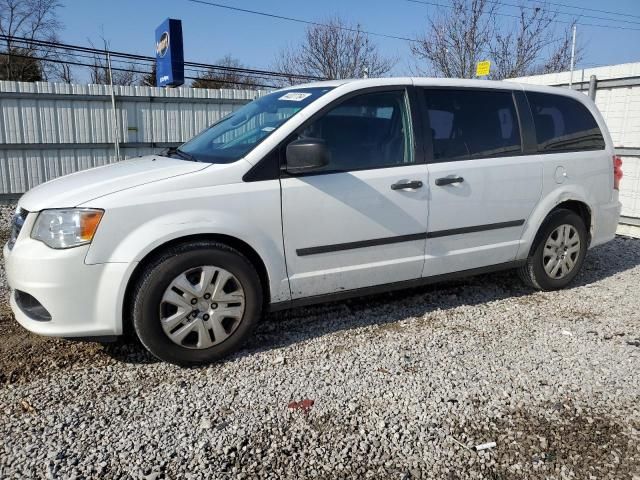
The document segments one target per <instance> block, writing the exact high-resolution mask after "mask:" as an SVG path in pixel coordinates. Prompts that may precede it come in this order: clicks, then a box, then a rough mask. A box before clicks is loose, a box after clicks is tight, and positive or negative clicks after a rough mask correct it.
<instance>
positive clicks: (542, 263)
mask: <svg viewBox="0 0 640 480" xmlns="http://www.w3.org/2000/svg"><path fill="white" fill-rule="evenodd" d="M588 241H589V240H588V236H587V229H586V227H585V224H584V221H583V220H582V218H581V217H580V216H578V215H576V214H575V213H574V212H572V211H570V210H565V209H559V210H556V211H554V212H552V213H551V214H550V215H549V217H548V218H547V220H546V221H545V223H544V224H543V226H542V227H541V229H540V232H539V233H538V235H537V237H536V241H535V243H534V246H533V250H532V251H531V254H530V255H529V257H528V258H527V263H526V264H525V265H523V266H522V267H521V268H520V269H519V272H518V273H519V274H520V277H521V278H522V280H523V281H524V282H525V283H526V284H527V285H529V286H531V287H533V288H536V289H538V290H558V289H561V288H564V287H566V286H567V285H568V284H569V283H571V281H572V280H573V279H574V278H575V277H576V275H577V274H578V272H579V271H580V268H582V264H583V263H584V258H585V255H586V253H587V243H588Z"/></svg>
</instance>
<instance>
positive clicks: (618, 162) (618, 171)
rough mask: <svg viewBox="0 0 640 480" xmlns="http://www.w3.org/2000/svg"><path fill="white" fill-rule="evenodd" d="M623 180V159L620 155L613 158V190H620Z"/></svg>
mask: <svg viewBox="0 0 640 480" xmlns="http://www.w3.org/2000/svg"><path fill="white" fill-rule="evenodd" d="M620 180H622V159H621V158H620V157H619V156H618V155H614V156H613V188H614V189H616V190H620Z"/></svg>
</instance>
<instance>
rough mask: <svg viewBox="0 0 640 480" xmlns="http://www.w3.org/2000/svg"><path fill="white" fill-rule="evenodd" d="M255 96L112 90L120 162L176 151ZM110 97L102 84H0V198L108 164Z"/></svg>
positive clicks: (242, 92)
mask: <svg viewBox="0 0 640 480" xmlns="http://www.w3.org/2000/svg"><path fill="white" fill-rule="evenodd" d="M262 93H263V92H258V91H253V90H206V89H191V88H178V89H161V88H155V87H127V86H116V87H114V94H115V101H116V112H117V119H118V130H119V140H120V157H121V158H130V157H135V156H138V155H145V154H148V153H153V152H157V151H158V150H161V149H162V148H166V147H168V146H174V145H179V144H180V143H182V142H184V141H185V140H188V139H189V138H191V137H193V136H194V135H195V134H196V133H198V132H200V131H201V130H203V129H204V128H205V127H207V126H208V125H210V124H212V123H213V122H215V121H217V120H219V119H220V118H222V117H224V116H225V115H227V114H229V113H231V112H232V111H234V110H235V109H237V108H238V107H239V106H241V105H243V104H245V103H247V102H249V101H250V100H253V99H254V98H255V97H256V96H259V95H261V94H262ZM110 95H111V90H110V87H109V86H107V85H67V84H55V83H46V82H37V83H24V82H8V81H0V196H4V197H7V196H8V195H9V196H11V195H17V194H20V193H23V192H25V191H26V190H28V189H30V188H31V187H34V186H35V185H38V184H39V183H42V182H46V181H47V180H50V179H52V178H55V177H59V176H61V175H66V174H68V173H72V172H76V171H78V170H84V169H86V168H91V167H96V166H99V165H105V164H108V163H112V162H115V161H116V156H115V147H114V142H115V138H114V136H115V129H114V126H113V109H112V105H111V96H110Z"/></svg>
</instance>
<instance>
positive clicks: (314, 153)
mask: <svg viewBox="0 0 640 480" xmlns="http://www.w3.org/2000/svg"><path fill="white" fill-rule="evenodd" d="M330 158H331V152H329V149H328V148H327V143H326V142H325V141H324V140H323V139H321V138H301V139H299V140H295V141H293V142H291V143H290V144H289V145H288V146H287V172H288V173H291V174H293V175H295V174H298V173H305V172H311V171H313V170H317V169H319V168H322V167H324V166H326V165H329V160H330Z"/></svg>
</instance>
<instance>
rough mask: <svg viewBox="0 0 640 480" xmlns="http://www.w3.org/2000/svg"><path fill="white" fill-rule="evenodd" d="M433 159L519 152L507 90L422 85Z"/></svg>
mask: <svg viewBox="0 0 640 480" xmlns="http://www.w3.org/2000/svg"><path fill="white" fill-rule="evenodd" d="M424 95H425V99H426V104H427V113H428V116H429V118H428V120H429V127H430V132H429V133H430V135H431V140H432V144H433V159H434V160H435V161H439V162H445V161H456V160H469V159H473V158H486V157H504V156H510V155H518V154H520V153H521V152H522V142H521V140H520V127H519V125H518V116H517V114H516V109H515V106H514V103H513V96H512V94H511V92H509V91H500V90H495V91H486V90H453V89H443V90H438V89H433V90H430V89H425V90H424Z"/></svg>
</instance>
